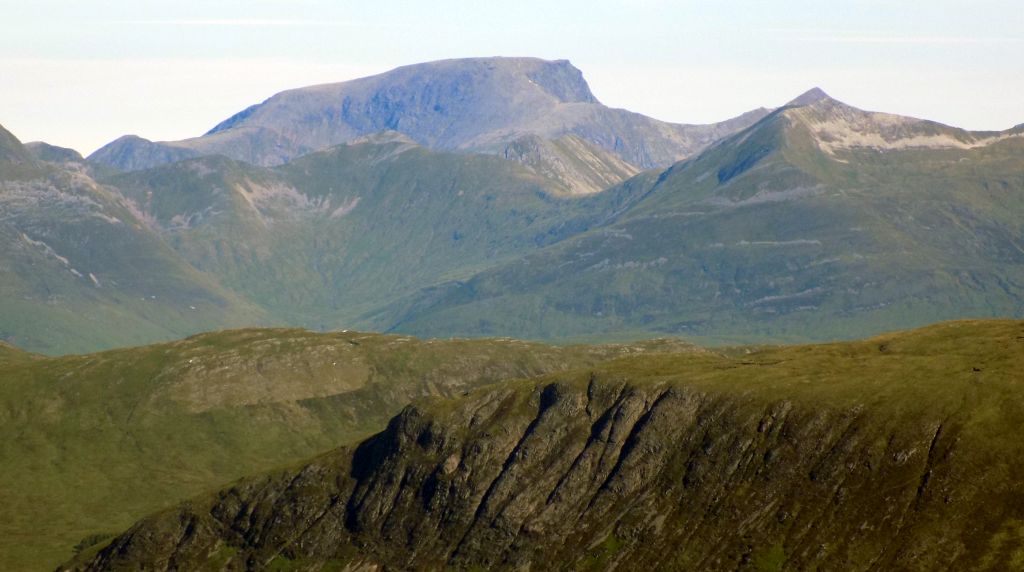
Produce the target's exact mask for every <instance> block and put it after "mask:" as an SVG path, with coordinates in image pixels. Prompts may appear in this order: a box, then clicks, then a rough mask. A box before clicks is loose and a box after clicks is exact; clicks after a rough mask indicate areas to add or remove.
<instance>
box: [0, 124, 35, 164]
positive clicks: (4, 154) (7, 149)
mask: <svg viewBox="0 0 1024 572" xmlns="http://www.w3.org/2000/svg"><path fill="white" fill-rule="evenodd" d="M32 161H33V160H32V154H31V153H29V151H28V150H27V149H25V146H24V145H22V144H21V141H19V140H18V138H17V137H15V136H14V134H13V133H11V132H10V131H8V130H6V129H4V128H3V126H0V165H2V166H3V167H5V170H8V169H10V168H11V166H12V165H26V164H30V163H32Z"/></svg>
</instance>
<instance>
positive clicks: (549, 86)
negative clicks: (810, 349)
mask: <svg viewBox="0 0 1024 572" xmlns="http://www.w3.org/2000/svg"><path fill="white" fill-rule="evenodd" d="M766 113H767V112H766V111H765V110H758V111H754V112H750V113H748V114H744V115H743V116H740V117H738V118H736V119H733V120H730V121H727V122H723V123H718V124H713V125H678V124H671V123H665V122H661V121H657V120H654V119H651V118H649V117H645V116H643V115H639V114H636V113H630V112H628V111H624V110H619V109H610V108H608V107H605V106H604V105H601V104H600V103H599V102H598V101H597V99H596V98H595V97H594V95H593V94H592V93H591V91H590V87H589V86H588V85H587V83H586V81H584V79H583V74H582V73H581V72H580V71H579V70H578V69H576V68H575V67H573V66H572V65H571V64H570V63H569V62H567V61H565V60H560V61H545V60H538V59H532V58H479V59H460V60H445V61H439V62H432V63H426V64H418V65H412V66H406V67H401V68H397V69H395V70H393V71H390V72H387V73H384V74H380V75H377V76H372V77H367V78H362V79H357V80H353V81H348V82H344V83H338V84H328V85H319V86H312V87H306V88H301V89H296V90H291V91H286V92H282V93H279V94H277V95H275V96H273V97H271V98H270V99H268V100H267V101H265V102H263V103H261V104H259V105H254V106H252V107H250V108H249V109H246V110H245V111H242V112H241V113H238V114H237V115H235V116H233V117H231V118H229V119H227V120H226V121H224V122H222V123H221V124H220V125H218V126H216V127H215V128H214V129H212V130H211V131H210V132H209V133H207V134H206V135H204V136H202V137H198V138H195V139H189V140H185V141H177V142H163V143H153V142H150V141H146V140H143V139H140V138H137V137H124V138H121V139H118V140H117V141H114V142H113V143H111V144H109V145H107V146H106V147H104V148H102V149H100V150H99V151H97V152H96V153H94V154H92V155H91V156H90V157H89V159H90V160H91V161H93V162H96V163H102V164H106V165H110V166H113V167H117V168H119V169H122V170H137V169H141V168H146V167H152V166H156V165H160V164H164V163H167V162H171V161H176V160H180V159H182V158H186V157H190V156H197V155H210V154H222V155H225V156H228V157H231V158H233V159H237V160H240V161H245V162H248V163H252V164H255V165H263V166H273V165H278V164H281V163H285V162H287V161H289V160H291V159H293V158H295V157H297V156H300V155H304V154H307V153H310V152H313V151H317V150H321V149H324V148H327V147H331V146H334V145H337V144H340V143H346V142H349V141H352V140H353V139H356V138H358V137H362V136H365V135H370V134H373V133H378V132H381V131H397V132H401V133H404V134H405V135H407V136H409V137H410V138H412V139H413V140H414V141H416V142H417V143H419V144H421V145H423V146H426V147H430V148H435V149H443V150H464V151H474V152H484V153H490V154H499V155H500V154H503V152H504V151H505V150H506V148H507V147H508V146H509V144H511V143H514V142H516V141H518V140H521V139H522V138H524V137H538V138H540V139H541V140H544V141H554V140H558V139H560V138H563V137H566V136H572V137H574V138H575V140H574V143H580V142H582V143H585V144H586V145H587V146H592V147H594V148H596V149H598V150H601V151H603V152H604V153H608V154H611V155H612V156H614V157H616V158H617V159H619V160H620V161H622V162H625V163H628V164H629V167H628V168H625V167H623V168H619V169H618V170H619V171H621V170H623V169H624V170H625V171H630V170H632V171H634V172H635V170H636V169H646V168H652V167H659V166H667V165H669V164H671V163H673V162H675V161H678V160H680V159H682V158H684V157H687V156H690V155H692V154H693V153H695V152H697V151H698V150H700V149H702V148H704V147H706V146H707V145H709V144H711V143H712V142H714V141H715V140H717V139H720V138H721V137H724V136H726V135H728V134H731V133H734V132H735V131H738V130H739V129H742V128H744V127H747V126H749V125H750V124H752V123H753V122H755V121H757V120H758V119H760V118H761V117H763V116H764V115H765V114H766ZM563 146H564V145H563ZM586 160H587V159H584V161H586ZM563 168H564V166H563ZM587 171H588V170H587V169H585V173H586V172H587ZM581 176H582V177H584V178H587V175H586V174H583V175H581ZM620 181H621V179H618V180H616V181H615V182H620ZM593 188H594V187H593V183H592V182H590V181H587V182H585V183H584V185H583V186H582V187H579V188H577V192H581V191H584V190H593Z"/></svg>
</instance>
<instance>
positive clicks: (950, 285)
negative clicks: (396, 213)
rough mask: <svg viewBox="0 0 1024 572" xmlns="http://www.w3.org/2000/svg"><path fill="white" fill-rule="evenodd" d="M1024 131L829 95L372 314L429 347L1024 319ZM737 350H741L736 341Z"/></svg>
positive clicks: (820, 333)
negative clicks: (949, 122) (442, 340)
mask: <svg viewBox="0 0 1024 572" xmlns="http://www.w3.org/2000/svg"><path fill="white" fill-rule="evenodd" d="M1022 173H1024V137H1022V136H1021V132H1020V130H1019V129H1016V130H1010V131H1006V132H970V131H964V130H961V129H956V128H952V127H948V126H944V125H940V124H937V123H933V122H929V121H923V120H917V119H912V118H907V117H900V116H895V115H889V114H883V113H873V112H867V111H862V110H859V109H856V108H853V107H851V106H848V105H846V104H843V103H841V102H839V101H836V100H834V99H832V98H829V97H828V96H826V95H825V94H824V93H821V92H820V91H812V92H810V93H808V94H806V95H805V96H803V97H801V98H799V99H798V100H796V101H794V102H793V103H792V104H791V105H789V106H786V107H784V108H783V109H780V110H778V111H777V112H775V113H773V114H772V115H770V116H769V117H767V118H765V119H763V120H762V121H760V122H758V123H757V124H756V125H754V126H753V127H751V128H749V129H747V130H745V131H743V132H741V133H739V134H737V135H735V136H732V137H730V138H727V139H725V140H724V141H722V142H721V143H719V144H717V145H715V146H714V147H712V148H711V149H708V150H707V151H705V152H703V153H702V154H701V155H699V156H698V157H695V158H693V159H691V160H688V161H684V162H681V163H679V164H677V165H675V166H673V167H672V168H670V169H668V170H666V171H664V172H663V173H662V174H661V175H660V176H658V177H657V178H653V177H645V179H644V180H645V181H647V182H645V183H644V182H640V181H633V182H632V183H633V184H646V185H647V187H646V188H645V189H643V190H637V191H634V196H642V199H640V200H635V201H633V202H632V203H631V204H630V206H629V208H628V209H625V210H624V211H623V212H621V214H619V215H618V216H617V218H616V219H615V220H614V221H613V222H612V223H611V224H608V225H606V226H602V227H600V228H596V229H592V230H591V231H589V232H587V233H583V234H580V235H578V236H575V237H572V238H570V239H569V240H566V241H564V242H562V243H560V244H556V245H553V246H551V247H548V248H546V249H544V250H542V251H540V252H536V253H531V254H529V255H528V256H526V257H524V258H523V259H521V260H517V261H513V262H510V263H507V264H505V265H503V266H500V267H496V268H493V269H489V270H486V271H484V272H481V273H479V274H477V275H476V276H474V277H472V278H470V279H466V280H460V281H452V282H450V283H449V284H447V285H444V286H438V287H432V288H431V289H429V290H427V291H424V292H423V293H421V294H420V295H419V296H415V297H412V298H410V299H407V300H406V301H404V302H400V303H396V304H394V305H392V306H391V307H389V308H386V309H384V310H383V311H381V312H380V313H379V314H378V315H376V316H373V319H374V321H373V322H371V323H373V324H374V327H377V328H381V329H394V330H398V331H404V332H409V333H414V334H418V335H432V334H436V333H438V332H446V333H452V332H455V333H457V334H459V335H481V334H483V335H495V334H500V335H511V336H516V337H527V338H557V337H572V336H594V335H600V334H601V333H604V334H605V335H608V336H621V335H625V334H627V333H631V332H632V333H636V332H663V333H682V334H687V335H693V336H710V337H712V338H718V339H721V338H730V337H735V336H739V337H742V338H744V339H759V338H760V339H765V338H768V339H775V340H779V339H796V340H813V339H819V340H820V339H835V338H839V337H855V336H859V335H869V334H871V333H875V332H878V331H884V330H886V329H895V328H901V327H908V326H915V325H922V324H926V323H931V322H935V321H938V320H943V319H950V318H958V317H970V316H1021V315H1022V313H1024V176H1022ZM733 339H735V338H733Z"/></svg>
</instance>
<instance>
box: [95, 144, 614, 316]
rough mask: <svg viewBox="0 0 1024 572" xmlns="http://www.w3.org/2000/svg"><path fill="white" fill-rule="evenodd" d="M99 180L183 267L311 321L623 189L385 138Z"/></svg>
mask: <svg viewBox="0 0 1024 572" xmlns="http://www.w3.org/2000/svg"><path fill="white" fill-rule="evenodd" d="M595 172H596V171H595ZM104 182H105V183H107V184H109V185H110V186H112V187H115V188H117V189H118V190H119V192H120V193H121V194H122V196H123V197H124V198H125V200H126V201H127V202H128V203H129V204H131V205H133V207H132V208H134V209H136V210H137V211H138V212H140V213H141V216H142V217H143V218H144V219H145V220H146V221H148V223H149V227H150V228H151V229H152V230H153V232H155V233H156V234H157V235H158V236H160V237H161V238H162V240H164V241H165V242H166V243H167V244H168V245H170V246H171V247H172V248H174V250H175V251H176V252H177V253H178V254H179V255H180V256H181V257H182V258H183V259H184V260H186V261H187V262H188V263H189V264H191V265H192V266H194V267H195V268H197V269H200V270H201V271H203V272H204V273H207V274H209V275H212V276H216V277H217V278H218V280H219V281H220V283H221V284H223V285H224V286H226V287H228V288H230V289H232V290H233V291H235V292H237V293H239V294H240V295H242V296H244V297H245V298H246V299H248V300H251V301H253V302H255V303H256V304H258V305H259V306H260V307H262V308H265V309H267V311H268V312H269V313H270V315H271V316H272V317H273V318H274V319H275V320H277V321H278V323H284V324H292V325H303V326H307V327H314V328H335V327H349V325H350V324H352V323H353V321H354V320H355V319H356V318H357V317H358V316H360V315H362V314H363V313H365V312H368V311H370V310H372V309H374V308H377V307H379V306H381V305H383V304H387V303H389V302H390V301H391V300H393V299H395V298H400V297H402V296H406V295H411V294H413V293H414V292H416V291H418V290H419V289H421V288H424V287H429V286H431V285H433V284H436V283H438V282H443V281H445V280H450V279H453V278H459V277H466V276H470V275H472V274H473V273H474V272H476V271H479V270H480V269H482V268H487V267H490V266H493V265H495V264H498V263H500V262H504V261H508V260H513V259H515V258H518V257H519V256H522V255H523V254H525V253H527V252H532V251H534V250H536V249H537V248H538V247H539V246H543V245H547V244H552V243H555V242H557V241H559V240H562V239H564V238H566V237H569V236H573V235H574V234H576V233H578V232H581V231H582V230H585V229H587V228H589V227H591V226H594V225H598V224H600V223H602V222H603V221H604V220H606V219H607V218H608V217H609V216H611V214H612V213H614V212H615V211H616V210H618V209H621V208H622V206H623V204H625V203H626V202H628V201H629V200H631V189H632V187H627V188H624V189H623V190H619V191H616V192H610V193H601V194H598V195H594V196H593V197H589V198H577V197H573V196H569V193H568V190H567V189H566V188H565V187H564V186H563V185H562V184H561V183H560V182H559V181H558V180H553V179H549V178H544V177H541V176H539V175H537V174H536V171H535V170H534V169H532V168H530V167H526V166H522V165H519V164H517V162H515V161H505V160H503V159H501V158H499V157H494V156H488V155H473V154H465V153H452V152H443V151H435V150H431V149H428V148H425V147H421V146H419V145H417V144H415V143H413V142H412V141H411V140H409V139H408V138H407V137H404V136H402V135H400V134H396V133H391V134H377V135H374V136H370V137H367V138H361V139H359V140H356V141H354V142H352V143H349V144H343V145H339V146H336V147H333V148H331V149H328V150H326V151H321V152H317V153H312V154H309V155H306V156H304V157H302V158H299V159H296V160H294V161H293V162H291V163H289V164H288V165H283V166H280V167H276V168H273V169H266V168H261V167H255V166H252V165H248V164H245V163H241V162H237V161H232V160H230V159H226V158H224V157H203V158H198V159H191V160H186V161H182V162H178V163H174V164H171V165H164V166H161V167H157V168H154V169H149V170H145V171H136V172H132V173H125V174H120V175H117V176H114V177H110V178H107V179H104Z"/></svg>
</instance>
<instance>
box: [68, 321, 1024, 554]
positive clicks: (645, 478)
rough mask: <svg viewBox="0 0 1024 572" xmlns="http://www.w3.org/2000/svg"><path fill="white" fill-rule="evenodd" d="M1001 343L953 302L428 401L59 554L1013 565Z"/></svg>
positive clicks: (1005, 324) (1005, 334) (1005, 367)
mask: <svg viewBox="0 0 1024 572" xmlns="http://www.w3.org/2000/svg"><path fill="white" fill-rule="evenodd" d="M1022 339H1024V323H1022V322H1020V321H1009V320H1001V321H990V322H954V323H949V324H940V325H937V326H934V327H930V328H927V329H924V330H920V331H914V332H902V333H897V334H888V335H885V336H880V337H877V338H873V339H869V340H864V341H859V342H856V343H842V344H829V345H822V346H803V347H782V348H770V349H761V350H757V349H748V350H746V351H743V352H737V353H736V354H734V355H716V354H713V353H710V352H701V353H691V354H676V355H660V356H659V355H644V356H637V357H630V358H624V359H620V360H616V361H614V362H608V363H604V364H598V365H596V366H593V367H589V368H586V369H584V370H578V371H575V372H562V373H558V374H556V375H548V376H544V377H540V378H536V379H532V380H523V381H519V382H506V383H502V384H497V385H490V386H487V387H484V388H480V389H476V390H471V391H469V392H467V393H466V395H464V396H460V397H459V398H457V399H454V400H452V399H448V400H442V399H433V400H426V401H422V402H418V403H415V404H413V405H411V406H409V407H407V408H406V409H404V410H403V411H402V412H401V413H400V414H399V415H397V416H395V417H394V418H392V420H391V422H390V423H389V424H388V426H387V429H385V430H384V431H382V432H380V433H378V434H376V435H374V436H373V437H371V438H369V439H367V440H365V441H363V442H362V443H360V444H359V445H358V446H353V447H343V448H340V449H337V450H335V451H333V452H331V453H328V454H324V455H321V456H319V457H316V458H313V459H310V460H309V461H308V462H306V463H304V464H302V465H300V466H295V467H291V468H286V469H281V470H276V471H273V472H270V473H267V474H265V475H259V476H253V477H250V478H247V479H242V480H240V481H237V482H235V483H232V484H230V485H228V486H225V487H224V488H222V489H221V490H220V491H219V492H216V493H208V494H204V495H201V496H198V497H196V498H193V499H191V500H188V501H186V502H183V503H181V504H179V505H178V506H177V507H174V508H170V509H167V510H164V511H161V512H159V513H156V514H153V515H151V516H149V517H148V518H145V519H143V520H140V521H139V522H137V523H136V524H135V525H134V526H132V527H131V528H129V529H127V530H125V531H124V532H123V533H122V534H120V535H118V536H117V537H115V538H114V539H113V540H111V541H109V542H107V541H103V542H102V544H104V546H102V547H100V546H97V547H95V548H93V549H92V550H91V551H87V552H84V553H83V554H82V555H81V556H80V557H79V558H78V559H76V560H75V561H73V562H71V563H69V564H67V565H65V566H63V567H61V568H59V569H60V570H79V571H90V572H101V571H108V570H109V571H114V570H186V569H187V570H240V569H257V568H258V569H266V570H481V569H483V570H536V569H543V570H595V571H598V570H627V571H648V570H707V571H730V572H731V571H736V570H744V571H746V570H749V571H769V570H774V571H777V570H850V571H869V570H908V571H910V570H920V571H931V570H985V571H993V572H994V571H997V570H1015V569H1019V554H1020V552H1019V551H1020V549H1021V546H1022V543H1024V541H1022V538H1021V535H1020V523H1021V522H1022V520H1024V487H1021V486H1020V481H1019V475H1020V474H1021V471H1024V442H1022V441H1021V440H1020V439H1019V438H1018V437H1017V429H1018V428H1019V427H1020V426H1021V424H1024V410H1022V409H1021V407H1020V406H1019V404H1020V403H1021V402H1022V401H1024V384H1021V383H1020V372H1021V371H1024V351H1022V349H1024V341H1022Z"/></svg>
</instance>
